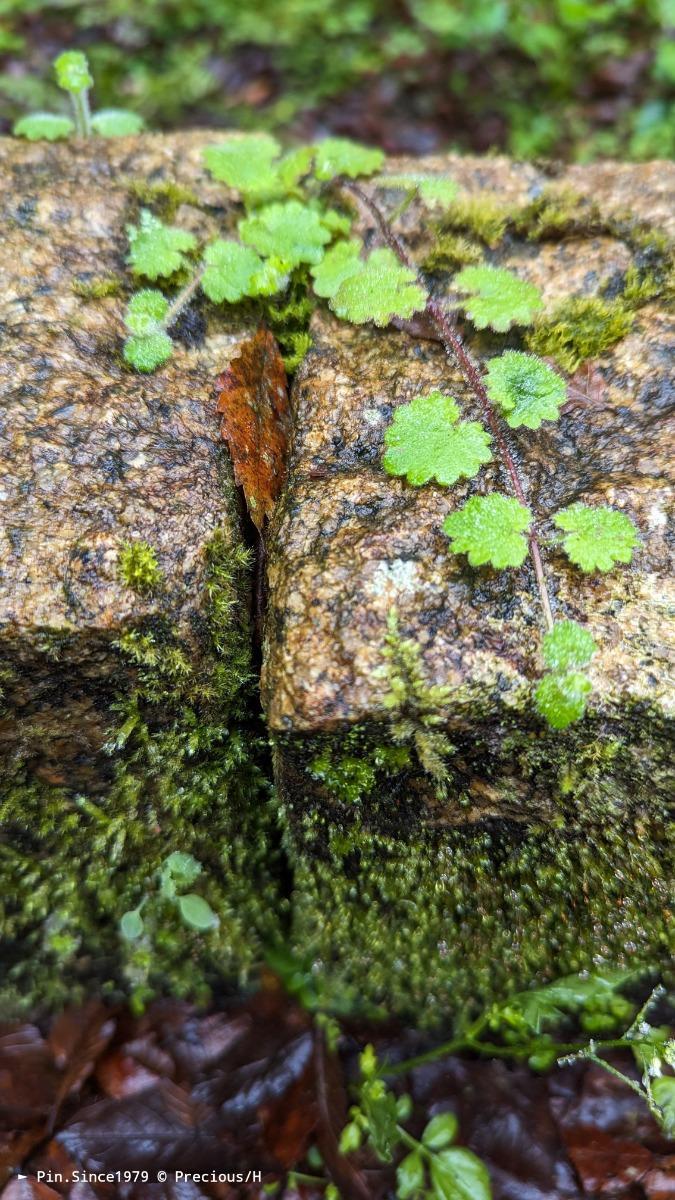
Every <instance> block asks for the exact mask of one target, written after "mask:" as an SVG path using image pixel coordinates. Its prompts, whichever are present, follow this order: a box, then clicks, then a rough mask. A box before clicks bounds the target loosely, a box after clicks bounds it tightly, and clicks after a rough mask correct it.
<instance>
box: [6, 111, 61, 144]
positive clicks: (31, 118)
mask: <svg viewBox="0 0 675 1200" xmlns="http://www.w3.org/2000/svg"><path fill="white" fill-rule="evenodd" d="M74 130H75V125H74V124H73V122H72V121H71V119H70V117H62V116H60V115H59V114H58V113H49V112H36V113H30V114H29V115H28V116H26V117H19V119H18V121H15V122H14V124H13V126H12V133H13V134H14V136H15V137H24V138H27V139H28V141H29V142H39V141H45V142H58V141H60V140H61V139H63V138H67V137H70V135H71V134H72V133H73V132H74Z"/></svg>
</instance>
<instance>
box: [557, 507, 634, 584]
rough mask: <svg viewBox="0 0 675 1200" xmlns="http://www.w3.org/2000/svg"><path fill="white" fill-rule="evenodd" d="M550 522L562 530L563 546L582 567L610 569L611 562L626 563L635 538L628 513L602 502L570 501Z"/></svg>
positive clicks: (585, 569)
mask: <svg viewBox="0 0 675 1200" xmlns="http://www.w3.org/2000/svg"><path fill="white" fill-rule="evenodd" d="M553 523H554V524H555V525H557V526H558V528H559V529H562V530H564V534H565V536H564V537H563V539H562V545H563V550H564V551H565V553H566V554H567V556H568V558H570V559H571V561H572V562H573V563H576V565H577V566H579V567H581V569H582V571H611V569H612V567H613V566H614V565H615V563H618V562H620V563H629V562H630V561H631V559H632V557H633V550H634V548H635V546H637V544H638V542H639V538H638V535H637V530H636V528H635V526H634V524H633V522H632V521H631V519H630V517H627V516H626V514H625V513H622V512H619V511H617V510H616V509H613V508H608V507H607V506H606V505H602V506H598V507H595V508H591V507H589V506H588V505H587V504H579V503H577V504H570V505H569V507H568V508H563V509H561V510H560V512H557V513H556V514H555V516H554V517H553Z"/></svg>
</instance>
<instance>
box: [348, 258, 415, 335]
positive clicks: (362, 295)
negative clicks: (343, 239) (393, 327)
mask: <svg viewBox="0 0 675 1200" xmlns="http://www.w3.org/2000/svg"><path fill="white" fill-rule="evenodd" d="M360 264H361V265H360V268H359V270H358V272H355V273H353V274H350V275H349V276H348V277H347V278H346V279H344V280H343V281H342V283H341V284H340V287H339V288H338V290H337V292H336V293H335V294H334V295H333V296H332V297H331V300H330V306H331V308H332V309H333V311H334V312H335V313H337V315H338V316H339V317H342V319H343V320H346V321H351V322H353V324H355V325H363V324H365V322H366V321H372V322H373V323H374V324H375V325H381V326H382V325H388V324H389V322H390V320H391V318H392V317H404V318H405V317H411V316H412V315H413V313H414V312H419V311H420V309H422V308H424V306H425V304H426V301H427V296H426V293H425V292H424V290H423V289H422V288H421V287H420V286H419V284H418V282H417V279H416V276H415V273H414V271H409V270H408V269H407V267H404V266H402V265H401V263H400V262H399V261H398V259H397V257H396V255H395V254H394V252H393V250H389V249H388V248H386V249H382V250H373V252H372V254H371V255H370V256H369V257H368V258H367V259H366V260H365V261H363V260H360Z"/></svg>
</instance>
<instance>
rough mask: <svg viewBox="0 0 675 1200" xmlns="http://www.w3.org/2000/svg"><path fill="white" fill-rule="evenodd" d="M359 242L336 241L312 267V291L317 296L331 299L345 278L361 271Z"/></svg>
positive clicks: (360, 247)
mask: <svg viewBox="0 0 675 1200" xmlns="http://www.w3.org/2000/svg"><path fill="white" fill-rule="evenodd" d="M361 250H362V246H361V242H357V241H355V240H354V241H349V242H336V243H335V245H334V246H331V247H330V249H329V250H327V251H326V253H325V254H324V256H323V258H322V260H321V262H320V263H318V264H317V265H316V266H314V267H312V271H311V273H312V279H313V280H314V291H315V292H316V294H317V296H321V297H323V298H324V299H326V300H328V299H332V297H333V296H335V295H336V294H337V292H338V291H339V289H340V285H341V284H342V283H344V281H345V279H350V278H351V276H352V275H358V273H359V272H360V271H361V269H362V268H361V259H360V255H361Z"/></svg>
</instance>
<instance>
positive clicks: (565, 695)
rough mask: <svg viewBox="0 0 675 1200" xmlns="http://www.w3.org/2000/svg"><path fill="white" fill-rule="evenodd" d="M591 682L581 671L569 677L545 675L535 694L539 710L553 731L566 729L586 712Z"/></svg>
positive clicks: (570, 674)
mask: <svg viewBox="0 0 675 1200" xmlns="http://www.w3.org/2000/svg"><path fill="white" fill-rule="evenodd" d="M591 687H592V685H591V681H590V679H588V678H587V677H586V675H582V674H581V673H580V672H579V671H571V672H570V673H569V674H567V675H544V678H543V679H541V680H540V682H539V684H538V685H537V690H536V692H535V699H536V702H537V708H538V709H539V712H540V713H541V715H542V717H544V719H545V720H546V721H547V722H548V724H549V725H551V726H552V728H553V729H566V728H567V726H568V725H571V724H572V722H573V721H578V720H580V718H581V717H583V715H584V713H585V711H586V698H587V696H588V694H589V692H590V691H591Z"/></svg>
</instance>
